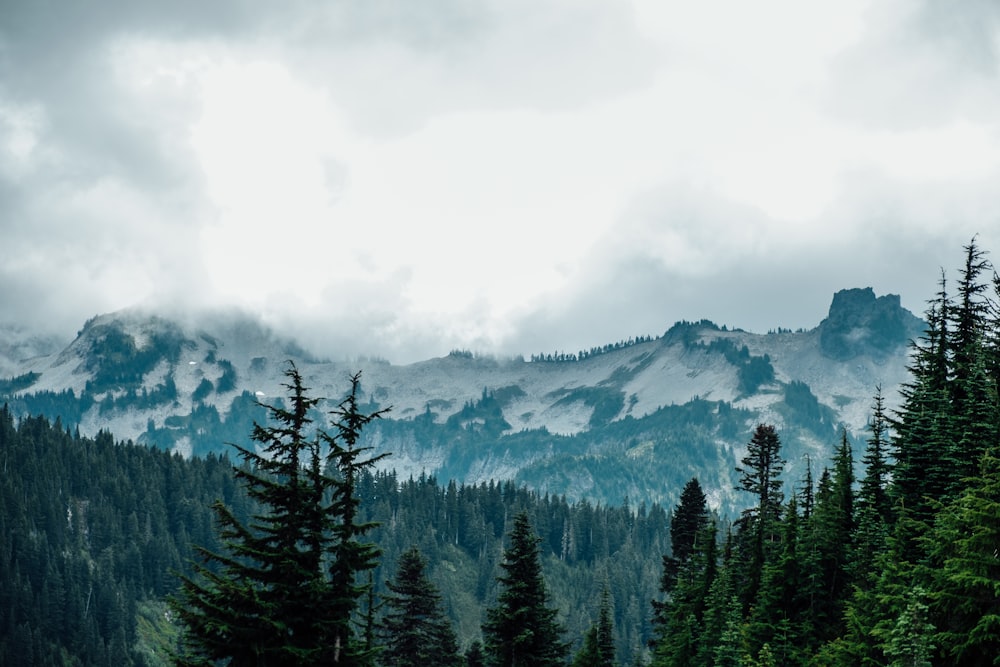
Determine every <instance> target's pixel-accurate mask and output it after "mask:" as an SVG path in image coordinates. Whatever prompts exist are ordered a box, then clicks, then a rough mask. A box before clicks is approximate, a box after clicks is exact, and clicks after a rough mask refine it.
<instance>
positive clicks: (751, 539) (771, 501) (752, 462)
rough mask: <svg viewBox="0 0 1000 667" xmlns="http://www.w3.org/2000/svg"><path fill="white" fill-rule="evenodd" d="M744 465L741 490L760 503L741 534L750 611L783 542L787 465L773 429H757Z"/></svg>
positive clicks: (743, 519) (747, 513) (742, 522)
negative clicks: (780, 529) (783, 488)
mask: <svg viewBox="0 0 1000 667" xmlns="http://www.w3.org/2000/svg"><path fill="white" fill-rule="evenodd" d="M741 463H742V465H743V467H741V468H737V469H736V472H738V473H739V474H740V480H739V481H740V486H739V487H738V488H740V489H742V490H743V491H747V492H749V493H751V494H753V496H754V497H755V499H756V500H755V502H754V505H753V506H751V507H750V508H749V509H746V510H744V511H743V513H742V515H741V516H740V519H739V522H738V527H739V532H738V533H737V537H738V542H737V546H738V553H739V558H740V563H739V565H740V568H739V581H740V585H741V591H740V596H741V599H742V600H743V604H744V608H747V609H748V608H749V607H750V605H751V604H753V602H754V600H756V598H757V593H758V591H759V590H760V583H761V576H762V573H763V571H764V564H765V561H766V559H767V557H768V556H769V551H770V549H771V547H772V546H773V545H775V544H777V543H778V542H779V540H780V537H779V533H778V526H779V524H780V521H781V507H782V501H783V497H782V493H781V472H782V470H784V466H785V461H784V459H782V458H781V440H780V439H779V438H778V433H777V431H776V430H775V428H774V427H773V426H771V425H769V424H759V425H758V426H757V428H756V430H755V431H754V434H753V437H751V439H750V442H749V444H748V445H747V454H746V456H744V457H743V459H742V461H741Z"/></svg>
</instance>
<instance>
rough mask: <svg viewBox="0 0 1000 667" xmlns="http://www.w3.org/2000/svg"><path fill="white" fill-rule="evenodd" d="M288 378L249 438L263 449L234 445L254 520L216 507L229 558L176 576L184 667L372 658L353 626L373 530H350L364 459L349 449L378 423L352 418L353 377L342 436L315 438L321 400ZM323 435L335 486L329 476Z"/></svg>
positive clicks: (221, 556)
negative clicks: (365, 539) (280, 400)
mask: <svg viewBox="0 0 1000 667" xmlns="http://www.w3.org/2000/svg"><path fill="white" fill-rule="evenodd" d="M286 376H287V377H288V383H287V384H286V385H285V386H286V388H287V389H288V391H289V403H290V407H289V408H288V409H284V408H279V407H276V406H266V407H267V410H268V414H269V417H270V420H269V421H270V423H271V425H260V424H255V426H254V430H253V435H252V439H253V441H254V442H256V443H258V444H259V445H260V446H261V449H260V451H259V452H258V450H257V449H256V448H255V449H249V448H245V447H241V446H236V448H237V450H238V451H239V454H240V456H241V458H242V459H243V461H244V465H243V466H241V467H239V468H237V469H236V470H235V474H236V477H237V479H239V480H240V481H241V482H242V483H243V484H244V486H245V488H246V492H247V495H248V496H249V498H250V499H251V500H252V501H254V502H256V503H257V505H258V506H259V507H260V508H261V509H260V511H258V512H257V513H255V514H254V516H253V520H252V521H251V522H250V523H249V524H245V523H244V522H242V521H240V520H239V519H238V518H237V517H236V516H235V515H234V514H233V512H232V510H231V509H230V508H228V507H227V506H226V505H225V504H223V503H222V502H216V503H215V505H214V506H213V507H214V509H215V511H216V514H217V517H218V523H219V528H220V535H221V537H222V540H223V542H224V546H225V551H224V552H222V551H211V550H209V549H207V548H204V547H201V548H200V549H199V551H200V552H201V554H202V556H203V557H204V559H205V560H206V564H204V565H202V564H197V565H195V567H194V569H195V573H196V575H197V576H196V577H190V576H186V575H182V576H181V591H180V593H179V594H178V596H177V597H174V598H172V599H171V607H172V609H173V611H174V612H175V613H176V614H177V616H178V618H179V620H180V621H181V623H182V624H183V626H184V629H185V633H184V644H183V650H182V652H181V654H180V656H179V657H178V663H179V664H184V665H188V664H190V665H203V664H212V663H213V662H215V661H219V660H229V661H232V663H234V664H240V665H255V664H256V665H321V664H330V663H331V662H338V663H340V664H345V665H361V664H369V663H370V658H369V655H370V653H371V651H372V649H371V647H366V646H364V644H363V642H362V641H361V640H359V639H358V638H357V637H356V636H355V633H354V629H353V627H352V618H353V616H354V614H355V613H356V612H357V611H358V605H359V600H360V598H361V597H362V595H364V593H365V592H366V591H367V590H368V589H367V587H366V586H365V585H362V584H359V583H358V582H357V577H358V575H359V574H361V573H363V572H365V571H367V570H371V569H372V568H374V566H375V562H374V558H375V555H376V553H377V552H376V550H375V547H374V546H373V545H371V544H368V543H362V542H360V541H359V537H360V536H361V535H363V534H364V533H365V532H367V530H369V529H370V526H368V525H366V524H360V523H358V522H357V521H356V515H357V505H358V499H357V498H356V496H355V494H354V479H355V477H356V475H357V472H358V470H359V469H361V468H363V467H365V466H367V465H369V464H370V462H369V461H363V460H359V459H358V455H359V454H360V453H362V452H363V451H364V450H362V449H358V448H356V447H355V443H356V442H357V438H358V435H359V434H360V430H361V428H362V427H364V425H366V424H367V423H368V422H369V421H371V419H373V418H376V417H377V416H378V415H377V414H374V415H365V414H362V413H360V412H358V410H357V406H356V402H355V397H356V391H357V386H358V376H354V377H353V378H352V391H351V393H350V394H349V395H348V398H346V399H345V400H344V401H343V402H342V403H341V404H340V406H339V407H338V408H337V410H335V411H334V416H335V418H336V421H335V424H334V425H335V427H336V428H337V430H338V433H337V434H336V435H335V436H333V437H326V436H325V435H324V434H323V433H322V432H320V434H319V437H310V424H311V421H312V420H311V419H310V417H309V414H310V411H311V410H312V408H313V407H314V406H315V405H316V404H317V403H318V399H315V398H310V397H308V396H307V395H306V392H307V390H306V388H305V387H304V386H303V384H302V378H301V376H300V375H299V373H298V371H297V370H296V368H295V367H294V366H292V367H291V368H290V369H289V370H288V371H287V372H286ZM320 438H322V442H323V443H325V444H327V445H329V447H330V451H329V453H328V455H327V458H328V460H329V463H330V466H331V468H332V470H333V472H334V473H335V475H336V476H335V477H333V476H329V475H327V474H326V472H325V471H324V466H323V455H322V453H321V449H320V447H321V439H320ZM328 556H329V558H328ZM210 565H215V566H217V567H210ZM328 570H329V573H328Z"/></svg>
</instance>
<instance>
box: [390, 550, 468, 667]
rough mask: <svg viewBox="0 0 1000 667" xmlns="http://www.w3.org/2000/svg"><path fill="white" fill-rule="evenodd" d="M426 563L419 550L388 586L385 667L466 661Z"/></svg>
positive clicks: (404, 559)
mask: <svg viewBox="0 0 1000 667" xmlns="http://www.w3.org/2000/svg"><path fill="white" fill-rule="evenodd" d="M425 569H426V562H425V561H424V559H423V557H422V556H421V555H420V551H419V550H418V549H417V548H416V547H412V548H410V549H408V550H407V551H405V552H404V553H403V555H402V556H401V557H400V559H399V567H398V569H397V572H396V579H395V581H389V582H386V588H388V589H389V592H390V594H388V595H386V596H384V600H385V607H386V608H387V610H386V611H385V613H384V615H383V617H382V622H381V624H380V628H381V637H382V646H383V650H382V653H381V654H380V656H379V662H380V664H382V665H384V666H385V667H424V665H440V666H441V667H449V666H450V667H458V665H460V664H461V663H462V658H461V656H460V655H459V653H458V643H457V641H456V639H455V633H454V631H453V630H452V628H451V624H450V623H449V622H448V619H447V618H445V615H444V612H443V611H442V609H441V595H440V594H439V593H438V591H437V589H436V588H435V587H434V584H432V583H431V581H430V579H428V578H427V575H426V573H425Z"/></svg>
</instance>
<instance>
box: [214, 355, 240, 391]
mask: <svg viewBox="0 0 1000 667" xmlns="http://www.w3.org/2000/svg"><path fill="white" fill-rule="evenodd" d="M218 365H219V368H221V369H222V375H221V376H220V377H219V380H218V381H217V382H216V384H215V390H216V391H217V392H219V393H220V394H224V393H226V392H227V391H232V390H234V389H236V369H235V368H233V364H232V362H230V361H228V360H226V359H219V362H218Z"/></svg>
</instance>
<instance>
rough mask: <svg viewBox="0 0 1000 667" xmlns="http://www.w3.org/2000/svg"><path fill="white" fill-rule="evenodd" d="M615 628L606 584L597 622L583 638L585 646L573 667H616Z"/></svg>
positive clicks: (609, 594) (575, 659)
mask: <svg viewBox="0 0 1000 667" xmlns="http://www.w3.org/2000/svg"><path fill="white" fill-rule="evenodd" d="M616 664H617V663H616V662H615V628H614V621H613V620H612V610H611V593H610V592H609V591H608V587H607V584H605V586H604V589H603V591H602V592H601V605H600V608H599V611H598V616H597V622H596V623H594V624H592V625H591V626H590V628H589V629H588V630H587V633H586V634H585V635H584V637H583V646H582V647H580V650H579V651H577V653H576V655H575V656H574V657H573V667H615V665H616Z"/></svg>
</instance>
